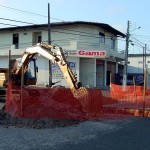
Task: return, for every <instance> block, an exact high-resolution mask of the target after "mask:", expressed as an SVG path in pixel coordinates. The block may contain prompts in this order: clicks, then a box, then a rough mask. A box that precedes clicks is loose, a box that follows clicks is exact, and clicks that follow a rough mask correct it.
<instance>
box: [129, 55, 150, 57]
mask: <svg viewBox="0 0 150 150" xmlns="http://www.w3.org/2000/svg"><path fill="white" fill-rule="evenodd" d="M144 56H145V55H144ZM146 56H150V54H146ZM128 57H143V54H129V55H128Z"/></svg>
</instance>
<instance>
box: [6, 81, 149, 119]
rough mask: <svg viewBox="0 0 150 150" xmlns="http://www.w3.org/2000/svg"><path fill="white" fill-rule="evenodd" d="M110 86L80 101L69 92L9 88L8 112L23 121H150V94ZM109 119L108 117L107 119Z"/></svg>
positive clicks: (91, 91)
mask: <svg viewBox="0 0 150 150" xmlns="http://www.w3.org/2000/svg"><path fill="white" fill-rule="evenodd" d="M123 88H124V87H122V86H120V85H115V84H111V87H110V90H103V91H102V90H100V89H87V91H88V92H87V93H88V94H87V95H86V96H84V97H82V98H80V99H77V98H75V97H74V96H73V94H72V92H71V90H70V89H67V88H38V87H32V86H26V87H25V86H23V87H20V86H12V85H11V84H8V88H7V96H6V107H5V111H6V112H7V113H9V114H11V115H12V116H15V117H20V118H53V119H68V120H93V119H97V120H100V119H109V118H111V119H116V116H118V115H121V116H120V117H119V119H122V118H123V116H122V115H125V116H147V117H150V90H149V89H148V88H147V89H146V91H145V94H144V95H143V90H144V89H143V87H142V86H136V87H134V86H126V87H125V89H123ZM108 116H109V117H108Z"/></svg>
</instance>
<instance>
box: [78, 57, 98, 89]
mask: <svg viewBox="0 0 150 150" xmlns="http://www.w3.org/2000/svg"><path fill="white" fill-rule="evenodd" d="M95 65H96V64H95V59H94V58H80V81H81V82H82V85H83V86H89V87H95V80H94V79H95V73H96V71H95V67H96V66H95Z"/></svg>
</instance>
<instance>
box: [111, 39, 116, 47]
mask: <svg viewBox="0 0 150 150" xmlns="http://www.w3.org/2000/svg"><path fill="white" fill-rule="evenodd" d="M111 48H112V49H114V48H115V39H114V38H113V37H112V38H111Z"/></svg>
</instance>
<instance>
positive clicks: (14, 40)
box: [12, 33, 19, 49]
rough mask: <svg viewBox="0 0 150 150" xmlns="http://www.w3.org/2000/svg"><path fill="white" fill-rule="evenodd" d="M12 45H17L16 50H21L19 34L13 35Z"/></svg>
mask: <svg viewBox="0 0 150 150" xmlns="http://www.w3.org/2000/svg"><path fill="white" fill-rule="evenodd" d="M12 44H13V45H15V49H18V48H19V34H18V33H14V34H13V40H12Z"/></svg>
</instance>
